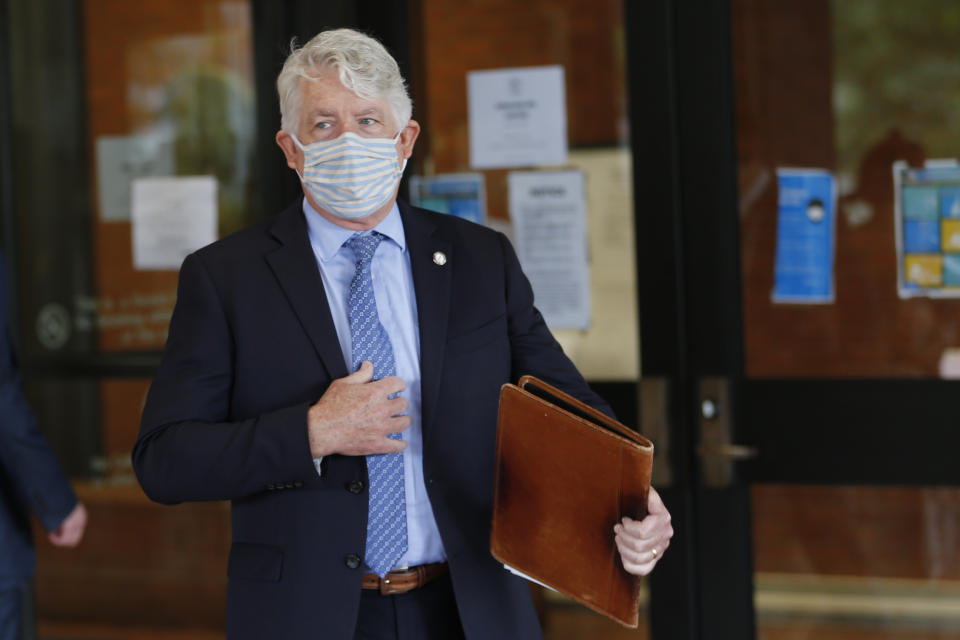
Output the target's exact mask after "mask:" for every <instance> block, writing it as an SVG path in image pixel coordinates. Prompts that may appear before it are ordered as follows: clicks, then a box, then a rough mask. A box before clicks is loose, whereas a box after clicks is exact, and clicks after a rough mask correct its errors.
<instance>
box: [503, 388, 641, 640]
mask: <svg viewBox="0 0 960 640" xmlns="http://www.w3.org/2000/svg"><path fill="white" fill-rule="evenodd" d="M496 464H497V467H496V484H495V488H494V502H493V529H492V532H491V537H490V550H491V551H492V553H493V555H494V557H495V558H497V560H499V561H500V562H502V563H504V564H505V565H507V566H508V567H509V568H511V569H513V570H515V571H516V572H519V573H521V574H523V575H524V576H526V577H528V578H530V579H533V580H534V581H536V582H539V583H541V584H543V585H546V586H548V587H550V588H552V589H555V590H556V591H559V592H560V593H563V594H566V595H568V596H570V597H571V598H573V599H575V600H577V601H578V602H581V603H582V604H584V605H586V606H588V607H590V608H591V609H594V610H595V611H598V612H599V613H602V614H603V615H606V616H609V617H610V618H613V619H614V620H616V621H618V622H620V623H621V624H623V625H625V626H628V627H636V626H637V625H638V608H639V602H638V600H639V590H640V578H639V577H638V576H633V575H631V574H629V573H627V572H626V570H625V569H624V568H623V565H622V564H621V562H620V554H619V553H618V552H617V546H616V543H615V542H614V535H613V525H614V524H616V523H617V522H619V521H620V520H621V518H623V517H624V516H629V517H631V518H634V519H640V518H642V517H644V516H645V515H646V513H647V493H648V492H649V490H650V472H651V469H652V467H653V444H651V442H650V441H649V440H647V439H646V438H644V437H643V436H641V435H639V434H638V433H637V432H635V431H633V430H632V429H630V428H628V427H626V426H624V425H622V424H620V423H619V422H617V421H616V420H613V419H611V418H609V417H608V416H606V415H604V414H603V413H601V412H599V411H597V410H595V409H593V408H591V407H589V406H587V405H586V404H584V403H582V402H580V401H579V400H577V399H575V398H573V397H571V396H569V395H567V394H566V393H564V392H562V391H560V390H559V389H556V388H554V387H552V386H550V385H549V384H547V383H545V382H542V381H540V380H537V379H536V378H534V377H532V376H525V377H523V378H521V379H520V382H519V384H518V385H512V384H506V385H504V386H503V388H502V389H501V391H500V416H499V423H498V428H497V463H496Z"/></svg>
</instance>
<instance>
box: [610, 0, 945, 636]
mask: <svg viewBox="0 0 960 640" xmlns="http://www.w3.org/2000/svg"><path fill="white" fill-rule="evenodd" d="M628 7H630V11H633V10H634V9H633V8H632V6H631V5H628ZM957 9H958V7H957V6H955V5H953V4H952V3H941V2H935V1H932V2H917V3H909V4H907V3H900V2H895V1H890V2H871V3H861V2H854V1H846V0H834V1H829V0H818V1H813V2H804V3H769V2H761V1H755V0H730V2H727V3H716V2H706V1H705V2H671V1H667V0H664V1H662V2H653V3H650V4H649V5H648V6H646V7H644V9H643V10H642V11H643V14H644V17H645V18H646V19H647V21H646V22H645V23H643V24H640V23H634V21H633V20H630V21H629V23H630V24H636V27H635V28H636V31H634V32H632V33H631V34H630V36H631V40H630V42H631V49H632V51H631V54H630V61H631V64H633V63H634V62H637V63H638V65H640V64H642V63H646V64H647V65H648V66H646V67H643V68H641V67H640V66H637V67H636V71H635V73H636V74H637V78H636V79H635V80H634V81H633V82H632V86H636V85H637V82H638V81H639V82H641V83H642V84H643V86H646V87H647V88H648V90H649V94H648V95H649V96H650V97H651V102H650V103H649V104H646V105H637V106H636V107H635V109H634V110H632V113H631V119H632V121H633V122H638V121H641V120H642V121H644V122H646V123H647V125H648V127H649V129H646V130H644V131H642V132H638V134H637V135H635V136H634V142H633V144H634V148H635V149H637V148H640V147H641V146H642V147H644V148H646V149H648V150H649V151H650V153H651V154H653V155H654V156H655V157H656V158H657V160H656V161H651V162H649V163H647V164H646V165H645V166H642V167H639V171H640V172H642V173H638V174H637V177H636V184H637V185H638V190H639V189H641V188H645V189H647V193H648V194H649V195H648V203H649V205H650V206H649V209H648V211H647V212H644V211H638V217H637V228H638V261H639V264H640V267H639V268H640V274H641V281H640V282H639V287H640V309H641V314H642V316H643V318H644V322H643V326H642V327H641V328H642V331H643V335H642V341H641V343H642V345H643V358H644V363H645V366H644V372H645V375H646V374H648V373H649V374H652V375H655V376H659V377H660V378H661V382H662V386H663V387H664V388H665V391H664V392H663V393H662V394H660V395H661V396H662V397H664V398H666V400H664V401H663V402H662V404H663V406H664V407H665V409H664V411H663V415H664V416H666V418H665V419H666V420H667V421H668V422H669V429H668V430H669V433H670V434H671V437H672V439H671V445H672V446H671V451H670V462H671V466H672V476H671V478H670V485H671V493H672V498H673V503H672V508H673V510H674V514H675V517H678V520H679V521H678V522H677V526H676V529H677V531H678V537H677V540H676V544H675V545H674V546H675V547H676V552H674V550H671V553H672V554H673V555H672V556H668V557H665V558H664V563H663V566H662V567H661V569H662V572H660V575H657V576H655V577H654V590H653V596H654V599H653V601H652V612H653V637H655V638H658V639H660V638H711V639H713V638H731V639H734V638H735V639H742V638H750V637H757V638H763V639H767V640H780V639H791V640H793V639H802V638H803V639H805V638H817V639H818V640H822V639H827V640H834V639H836V640H840V639H851V638H871V639H876V638H890V639H898V640H899V639H901V638H921V639H928V638H929V639H932V638H937V639H947V638H957V637H960V624H958V622H960V621H958V618H957V612H958V609H957V607H956V596H957V593H958V590H957V587H958V584H960V582H958V577H960V573H958V567H960V564H958V555H957V554H958V551H957V549H958V545H957V544H956V543H957V536H956V531H957V529H956V522H957V518H958V515H960V513H958V508H960V498H958V495H960V493H958V489H957V488H956V487H957V485H958V481H960V475H958V474H957V472H956V463H955V456H954V455H953V451H954V450H955V449H956V447H957V446H958V445H960V437H958V432H957V429H956V425H957V424H958V423H960V410H958V408H957V403H956V397H957V395H958V393H960V387H958V385H957V382H956V381H955V380H954V378H956V377H957V375H956V373H955V371H956V368H955V367H956V365H955V362H956V360H955V358H956V347H957V342H958V339H960V337H958V334H957V323H956V316H957V313H958V312H960V307H958V302H957V298H956V294H957V284H956V282H957V281H956V279H955V275H954V267H953V263H954V261H955V259H956V256H957V255H958V247H957V246H955V245H954V235H955V233H954V229H953V226H954V218H955V217H956V215H960V204H956V205H955V201H956V198H957V193H958V186H960V185H958V177H960V171H958V169H957V166H956V164H957V163H956V159H957V157H958V154H960V144H958V142H960V140H958V139H957V134H956V131H957V127H956V126H955V124H954V121H955V119H956V118H957V113H958V111H957V109H956V105H957V104H958V100H960V93H958V89H957V87H960V83H957V82H953V81H951V78H953V76H955V75H956V73H957V71H956V69H957V68H960V67H958V64H957V63H958V62H960V59H958V55H957V52H956V47H955V45H954V43H955V42H956V39H957V36H958V35H960V31H958V28H960V15H958V12H957ZM636 11H637V12H638V13H640V11H641V10H640V9H636ZM653 123H658V124H657V126H655V125H654V124H653ZM657 127H659V128H657ZM641 175H642V176H645V177H646V179H647V181H646V183H645V184H643V186H640V185H641V181H640V180H641V178H640V176H641ZM955 210H956V213H955ZM957 239H960V236H958V237H957ZM665 245H666V246H665ZM644 273H646V279H644ZM653 331H657V332H659V335H660V341H659V342H655V341H654V339H653V338H654V335H655V334H651V332H653ZM651 395H652V397H654V398H656V397H658V396H657V394H656V393H652V394H651ZM645 398H646V396H645ZM678 507H679V508H678ZM658 587H662V588H658ZM660 604H662V605H664V606H662V607H661V606H659V605H660ZM670 605H672V608H670Z"/></svg>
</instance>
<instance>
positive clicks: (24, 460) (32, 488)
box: [0, 258, 77, 531]
mask: <svg viewBox="0 0 960 640" xmlns="http://www.w3.org/2000/svg"><path fill="white" fill-rule="evenodd" d="M6 283H7V275H6V268H5V266H4V264H3V261H2V258H0V474H2V475H3V476H6V482H7V483H8V484H9V485H10V486H12V487H13V489H14V493H15V495H17V496H18V497H19V499H20V500H21V501H22V502H23V503H24V504H25V505H26V506H27V507H28V508H29V509H30V510H31V511H32V512H33V513H34V515H36V516H37V519H38V520H39V521H40V524H42V525H43V528H44V529H46V530H47V531H53V530H55V529H56V528H57V527H59V526H60V524H61V523H62V522H63V520H64V519H65V518H66V517H67V516H68V515H69V514H70V512H71V511H72V510H73V508H74V507H75V506H76V505H77V497H76V495H75V494H74V493H73V489H72V488H71V486H70V481H69V480H68V479H67V476H66V474H64V472H63V470H62V468H61V467H60V464H59V463H58V461H57V459H56V457H55V456H54V454H53V451H51V450H50V447H49V446H48V444H47V441H46V439H45V438H44V437H43V433H41V431H40V429H39V427H38V426H37V420H36V417H35V416H34V414H33V411H31V409H30V407H29V405H27V401H26V399H25V398H24V397H23V392H22V390H21V386H20V373H19V371H18V370H17V364H16V359H15V357H14V352H13V345H12V342H11V339H10V328H9V324H8V321H7V313H8V309H7V291H6Z"/></svg>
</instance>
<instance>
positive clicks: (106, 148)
mask: <svg viewBox="0 0 960 640" xmlns="http://www.w3.org/2000/svg"><path fill="white" fill-rule="evenodd" d="M96 146H97V201H98V202H97V204H98V205H99V213H100V219H101V220H103V221H104V222H115V221H121V220H129V219H130V184H131V183H132V182H133V180H134V179H135V178H142V177H145V176H169V175H172V174H173V172H174V160H173V144H172V142H170V141H169V140H168V139H167V136H164V135H163V132H152V133H141V134H137V135H133V136H100V137H99V138H97V145H96Z"/></svg>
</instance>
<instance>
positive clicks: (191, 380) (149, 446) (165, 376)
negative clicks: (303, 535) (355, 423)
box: [133, 254, 320, 504]
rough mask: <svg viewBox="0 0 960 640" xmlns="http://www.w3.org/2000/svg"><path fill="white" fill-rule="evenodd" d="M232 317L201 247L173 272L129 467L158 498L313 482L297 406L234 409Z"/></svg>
mask: <svg viewBox="0 0 960 640" xmlns="http://www.w3.org/2000/svg"><path fill="white" fill-rule="evenodd" d="M234 359H235V354H234V348H233V334H232V331H231V324H230V319H229V318H228V317H227V315H226V314H225V312H224V308H223V305H222V303H221V300H220V297H219V295H218V291H217V288H216V286H215V284H214V282H213V280H212V279H211V277H210V274H209V271H208V269H207V268H206V267H205V265H204V263H203V258H202V256H201V255H199V254H192V255H190V256H188V257H187V259H186V260H185V261H184V263H183V266H182V267H181V269H180V282H179V286H178V290H177V303H176V307H175V308H174V312H173V317H172V318H171V321H170V333H169V336H168V338H167V346H166V351H165V354H164V359H163V363H162V364H161V367H160V370H159V372H158V373H157V376H156V378H155V379H154V381H153V384H152V385H151V387H150V392H149V394H148V397H147V403H146V405H145V407H144V411H143V418H142V421H141V426H140V434H139V437H138V439H137V443H136V445H135V446H134V450H133V467H134V470H135V472H136V474H137V478H138V480H139V481H140V485H141V486H142V487H143V489H144V491H145V492H146V494H147V495H148V496H149V497H150V498H151V499H153V500H155V501H157V502H163V503H167V504H173V503H177V502H182V501H187V500H191V501H192V500H232V499H238V498H243V497H246V496H249V495H252V494H254V493H258V492H261V491H264V490H265V489H272V488H274V486H275V485H276V484H286V483H292V482H295V483H297V486H302V485H307V486H310V485H313V484H317V483H319V482H320V479H319V478H318V477H317V472H316V469H315V468H314V465H313V459H312V458H311V457H310V444H309V438H308V434H307V410H308V409H309V405H308V404H307V403H302V404H299V405H295V406H290V407H278V408H277V409H275V410H272V411H268V412H265V413H262V414H260V415H258V416H253V417H244V418H243V419H237V418H235V417H234V416H232V415H231V408H230V407H231V402H230V398H231V391H232V386H233V375H234V374H233V371H234V366H235V362H234Z"/></svg>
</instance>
